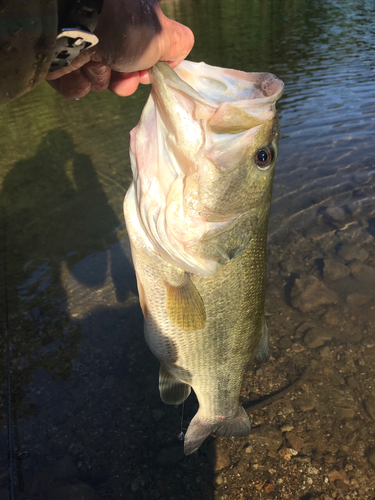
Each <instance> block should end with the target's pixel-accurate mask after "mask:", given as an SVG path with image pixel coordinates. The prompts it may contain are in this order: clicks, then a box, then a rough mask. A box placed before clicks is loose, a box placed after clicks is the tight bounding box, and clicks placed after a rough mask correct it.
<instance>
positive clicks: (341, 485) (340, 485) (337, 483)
mask: <svg viewBox="0 0 375 500" xmlns="http://www.w3.org/2000/svg"><path fill="white" fill-rule="evenodd" d="M334 485H335V486H336V488H340V490H343V491H349V489H350V488H349V486H348V485H347V484H346V483H344V481H342V480H341V479H336V481H334Z"/></svg>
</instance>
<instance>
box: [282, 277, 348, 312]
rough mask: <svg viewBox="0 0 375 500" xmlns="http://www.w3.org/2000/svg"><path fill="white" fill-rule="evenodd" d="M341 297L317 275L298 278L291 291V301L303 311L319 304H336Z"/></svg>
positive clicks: (308, 310)
mask: <svg viewBox="0 0 375 500" xmlns="http://www.w3.org/2000/svg"><path fill="white" fill-rule="evenodd" d="M338 300H339V297H338V295H337V293H336V292H334V291H333V290H330V289H329V288H328V287H327V286H326V285H325V284H324V283H323V282H322V281H321V280H319V279H318V278H316V277H315V276H303V277H302V278H299V279H296V281H295V283H294V286H293V288H292V292H291V303H292V306H293V307H295V308H296V309H299V310H300V311H301V312H303V313H307V312H310V311H312V310H313V309H316V308H318V307H319V306H323V305H328V304H336V303H337V302H338Z"/></svg>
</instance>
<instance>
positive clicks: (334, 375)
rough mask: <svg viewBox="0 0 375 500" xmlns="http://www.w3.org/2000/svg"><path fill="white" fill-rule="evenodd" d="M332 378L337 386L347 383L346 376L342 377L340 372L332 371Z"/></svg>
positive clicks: (332, 381) (333, 383)
mask: <svg viewBox="0 0 375 500" xmlns="http://www.w3.org/2000/svg"><path fill="white" fill-rule="evenodd" d="M330 380H331V383H332V385H334V386H336V387H338V386H340V385H344V384H345V379H344V377H342V376H341V375H339V374H338V373H332V375H331V376H330Z"/></svg>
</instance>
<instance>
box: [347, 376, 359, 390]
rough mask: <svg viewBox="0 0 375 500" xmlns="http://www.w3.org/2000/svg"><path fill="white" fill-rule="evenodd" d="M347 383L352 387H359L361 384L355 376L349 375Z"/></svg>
mask: <svg viewBox="0 0 375 500" xmlns="http://www.w3.org/2000/svg"><path fill="white" fill-rule="evenodd" d="M346 383H347V384H348V386H349V387H350V388H351V389H358V387H359V384H358V382H357V381H356V379H355V378H354V377H348V378H347V381H346Z"/></svg>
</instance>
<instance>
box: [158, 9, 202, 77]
mask: <svg viewBox="0 0 375 500" xmlns="http://www.w3.org/2000/svg"><path fill="white" fill-rule="evenodd" d="M161 22H162V26H163V30H162V32H161V39H160V42H159V43H160V61H167V62H168V63H169V64H170V66H171V67H173V68H175V67H176V66H177V65H178V64H180V62H181V61H183V60H184V59H185V57H186V56H187V55H188V54H189V52H190V51H191V49H192V48H193V45H194V35H193V32H192V31H191V30H190V29H189V28H188V27H187V26H184V25H183V24H180V23H178V22H177V21H174V20H173V19H169V18H168V17H166V16H165V15H164V14H163V15H162V16H161Z"/></svg>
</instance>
